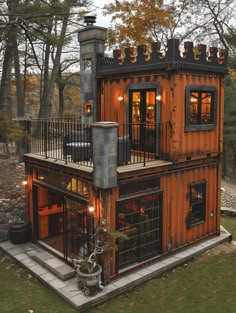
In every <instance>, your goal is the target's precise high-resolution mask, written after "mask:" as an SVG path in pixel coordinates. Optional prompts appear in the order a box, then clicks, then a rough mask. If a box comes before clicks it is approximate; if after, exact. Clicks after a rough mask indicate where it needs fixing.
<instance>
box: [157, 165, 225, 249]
mask: <svg viewBox="0 0 236 313" xmlns="http://www.w3.org/2000/svg"><path fill="white" fill-rule="evenodd" d="M201 181H205V182H206V209H205V221H204V222H203V223H202V224H199V225H195V226H192V227H188V224H187V218H188V216H189V212H190V185H191V184H193V183H198V182H201ZM219 187H220V165H218V163H217V162H215V163H213V164H209V165H207V166H199V167H195V168H193V169H186V170H185V171H178V172H175V173H172V174H170V175H168V176H166V177H162V178H161V189H162V190H163V249H164V251H163V253H165V252H166V251H167V250H168V248H167V247H169V250H170V247H171V250H175V249H177V248H180V247H183V246H185V245H187V244H189V243H192V242H194V241H197V240H199V239H201V238H204V237H206V236H209V235H210V234H215V233H217V232H219V229H220V220H219V210H220V203H219V200H220V197H219V190H220V189H219Z"/></svg>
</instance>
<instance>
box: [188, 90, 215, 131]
mask: <svg viewBox="0 0 236 313" xmlns="http://www.w3.org/2000/svg"><path fill="white" fill-rule="evenodd" d="M215 125H216V88H215V87H212V86H196V85H190V86H188V87H187V89H186V131H199V130H209V129H213V128H215Z"/></svg>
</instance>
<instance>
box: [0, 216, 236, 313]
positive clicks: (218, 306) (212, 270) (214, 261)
mask: <svg viewBox="0 0 236 313" xmlns="http://www.w3.org/2000/svg"><path fill="white" fill-rule="evenodd" d="M221 223H222V225H223V226H224V227H225V228H226V229H227V230H228V231H229V232H231V233H232V234H233V237H234V239H235V238H236V218H234V217H227V216H225V217H223V218H222V221H221ZM232 247H233V246H232V245H230V244H228V243H225V244H223V245H221V250H222V251H225V252H221V253H220V254H216V253H214V251H215V250H214V249H213V250H210V251H208V252H207V253H204V254H203V255H201V256H199V257H197V258H196V259H195V260H194V261H192V262H188V263H187V264H185V265H184V266H180V267H178V268H176V269H175V270H173V271H171V272H168V273H166V274H164V275H162V276H161V277H158V278H156V279H152V280H150V281H148V282H146V283H145V284H143V285H142V286H140V287H137V288H135V289H134V290H133V291H131V292H127V293H124V294H123V295H121V296H118V297H116V298H115V299H111V300H110V301H108V302H106V303H104V304H103V305H100V306H98V307H96V308H93V309H90V310H88V311H87V313H133V312H135V313H153V312H154V313H183V312H184V313H185V312H186V313H206V312H207V313H236V293H235V290H236V280H235V277H236V266H235V264H236V249H232ZM0 279H1V280H0V298H1V303H0V313H15V312H17V313H28V312H29V310H33V311H34V313H62V312H63V313H75V312H78V311H76V310H75V309H74V308H73V307H71V306H70V305H69V304H67V303H66V302H64V301H63V300H62V299H61V298H59V297H58V296H57V295H56V294H55V293H54V292H52V291H51V290H49V289H48V288H46V287H45V286H44V285H42V284H41V283H40V282H39V281H37V280H36V279H35V278H33V277H32V276H31V275H29V274H28V272H27V271H26V270H24V269H22V268H21V267H19V266H18V265H17V264H15V263H14V262H13V261H12V260H11V259H10V258H8V257H6V256H4V254H3V253H2V252H1V251H0Z"/></svg>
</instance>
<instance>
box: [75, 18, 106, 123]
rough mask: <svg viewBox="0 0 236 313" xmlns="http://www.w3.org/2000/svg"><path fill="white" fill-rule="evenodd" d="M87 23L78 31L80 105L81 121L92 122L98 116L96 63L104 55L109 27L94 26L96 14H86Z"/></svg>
mask: <svg viewBox="0 0 236 313" xmlns="http://www.w3.org/2000/svg"><path fill="white" fill-rule="evenodd" d="M84 21H85V23H86V24H87V25H86V26H85V27H84V28H83V29H81V30H79V31H78V41H79V43H80V107H81V122H82V123H85V124H90V123H92V122H96V117H97V83H96V67H97V66H96V64H97V57H98V55H99V54H100V55H102V56H103V55H104V44H105V40H106V31H107V28H104V27H98V26H94V25H93V24H94V23H95V22H96V17H95V16H85V19H84Z"/></svg>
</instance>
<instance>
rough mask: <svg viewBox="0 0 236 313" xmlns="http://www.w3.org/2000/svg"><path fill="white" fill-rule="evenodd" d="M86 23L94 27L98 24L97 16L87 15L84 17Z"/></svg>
mask: <svg viewBox="0 0 236 313" xmlns="http://www.w3.org/2000/svg"><path fill="white" fill-rule="evenodd" d="M84 22H85V23H86V24H87V25H93V24H95V23H96V16H94V15H87V16H85V17H84Z"/></svg>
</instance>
